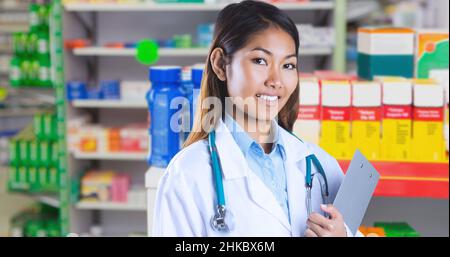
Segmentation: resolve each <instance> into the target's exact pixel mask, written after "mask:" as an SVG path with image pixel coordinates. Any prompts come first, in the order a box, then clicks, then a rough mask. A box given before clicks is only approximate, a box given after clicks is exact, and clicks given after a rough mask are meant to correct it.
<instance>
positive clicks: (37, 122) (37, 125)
mask: <svg viewBox="0 0 450 257" xmlns="http://www.w3.org/2000/svg"><path fill="white" fill-rule="evenodd" d="M33 125H34V135H35V136H36V137H37V138H38V139H39V140H44V139H45V134H44V123H43V119H42V114H39V113H38V114H35V115H34V117H33Z"/></svg>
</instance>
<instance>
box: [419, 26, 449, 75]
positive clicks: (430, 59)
mask: <svg viewBox="0 0 450 257" xmlns="http://www.w3.org/2000/svg"><path fill="white" fill-rule="evenodd" d="M416 41H417V42H416V77H417V78H419V79H426V78H430V72H431V71H432V70H448V61H449V60H448V54H449V53H448V31H435V30H420V31H418V32H417V37H416Z"/></svg>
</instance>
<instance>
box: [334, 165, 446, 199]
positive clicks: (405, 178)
mask: <svg viewBox="0 0 450 257" xmlns="http://www.w3.org/2000/svg"><path fill="white" fill-rule="evenodd" d="M339 164H340V165H341V167H342V170H344V171H346V170H347V168H348V166H349V165H350V162H349V161H340V162H339ZM373 165H374V167H375V169H376V170H377V171H378V172H379V173H380V175H381V180H380V182H379V184H378V186H377V188H376V190H375V196H378V197H402V198H429V199H447V200H448V194H449V187H448V183H449V166H448V162H444V163H420V162H386V161H385V162H373Z"/></svg>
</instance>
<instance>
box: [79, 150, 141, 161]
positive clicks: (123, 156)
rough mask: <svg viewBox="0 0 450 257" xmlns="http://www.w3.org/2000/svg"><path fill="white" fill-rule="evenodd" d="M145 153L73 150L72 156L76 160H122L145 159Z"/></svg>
mask: <svg viewBox="0 0 450 257" xmlns="http://www.w3.org/2000/svg"><path fill="white" fill-rule="evenodd" d="M147 155H148V154H147V153H139V152H136V153H82V152H74V153H73V157H74V158H75V159H78V160H123V161H145V160H147Z"/></svg>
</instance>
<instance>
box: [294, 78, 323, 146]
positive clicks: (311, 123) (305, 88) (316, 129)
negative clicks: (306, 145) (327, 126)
mask: <svg viewBox="0 0 450 257" xmlns="http://www.w3.org/2000/svg"><path fill="white" fill-rule="evenodd" d="M293 132H294V134H295V135H296V136H297V137H299V138H301V139H304V140H306V141H307V142H310V143H314V144H319V137H320V89H319V82H318V81H317V80H316V79H306V78H302V79H300V105H299V111H298V116H297V121H296V122H295V123H294V129H293Z"/></svg>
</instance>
